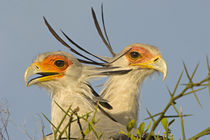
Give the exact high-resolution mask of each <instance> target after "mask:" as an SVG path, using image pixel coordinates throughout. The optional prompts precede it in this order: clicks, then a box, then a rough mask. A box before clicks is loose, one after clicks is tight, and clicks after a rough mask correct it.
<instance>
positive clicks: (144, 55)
mask: <svg viewBox="0 0 210 140" xmlns="http://www.w3.org/2000/svg"><path fill="white" fill-rule="evenodd" d="M128 50H129V48H128V49H127V50H126V51H128ZM132 52H138V53H139V54H140V56H139V57H138V58H132V56H131V53H132ZM126 57H127V59H128V60H129V62H130V63H131V64H135V63H145V62H148V61H150V60H151V59H153V58H154V55H153V54H151V53H150V52H149V51H148V50H147V49H145V48H143V47H139V46H133V47H132V49H131V50H130V51H129V52H128V53H127V54H126Z"/></svg>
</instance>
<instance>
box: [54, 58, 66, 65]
mask: <svg viewBox="0 0 210 140" xmlns="http://www.w3.org/2000/svg"><path fill="white" fill-rule="evenodd" d="M54 64H55V65H56V66H57V67H63V66H64V64H65V62H64V61H63V60H56V61H55V63H54Z"/></svg>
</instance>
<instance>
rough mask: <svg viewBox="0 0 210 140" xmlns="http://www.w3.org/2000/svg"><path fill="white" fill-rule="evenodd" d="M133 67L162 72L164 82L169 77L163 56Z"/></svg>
mask: <svg viewBox="0 0 210 140" xmlns="http://www.w3.org/2000/svg"><path fill="white" fill-rule="evenodd" d="M131 65H133V66H140V67H141V68H149V69H154V70H157V71H159V72H161V73H162V74H163V79H162V81H164V80H165V78H166V76H167V64H166V61H165V60H164V59H163V58H162V57H161V56H157V57H155V58H154V59H152V60H150V61H147V62H143V63H135V64H131Z"/></svg>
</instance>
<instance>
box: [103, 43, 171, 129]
mask: <svg viewBox="0 0 210 140" xmlns="http://www.w3.org/2000/svg"><path fill="white" fill-rule="evenodd" d="M129 49H130V50H129ZM126 51H128V52H127V53H126ZM123 53H126V54H125V55H124V56H122V57H121V58H119V59H118V60H117V61H115V62H114V63H112V64H111V65H112V66H119V67H121V68H125V69H132V71H130V72H129V73H127V74H124V75H117V76H110V78H109V79H108V81H107V82H106V84H105V87H104V89H103V91H102V97H103V99H106V100H107V101H108V102H109V103H110V104H111V105H112V107H113V109H112V110H107V112H109V113H111V114H112V115H113V117H114V118H115V119H116V120H117V121H118V122H120V123H122V124H124V125H126V124H127V123H128V122H129V121H130V120H132V119H135V120H136V121H137V119H138V111H139V102H138V101H139V96H140V90H141V85H142V83H143V81H144V79H145V78H146V77H148V76H149V75H151V74H152V73H154V72H155V71H160V72H162V73H163V75H164V77H163V79H165V77H166V74H167V65H166V63H165V61H164V59H163V58H162V56H161V54H160V52H159V50H158V49H157V48H156V47H154V46H150V45H146V44H140V43H136V44H131V45H129V46H127V47H126V48H124V49H123V51H121V53H119V54H118V55H116V56H115V57H113V58H108V59H107V60H108V61H110V62H111V61H113V60H115V59H116V58H118V57H119V56H121V55H122V54H123ZM132 57H133V58H132ZM144 94H145V93H144Z"/></svg>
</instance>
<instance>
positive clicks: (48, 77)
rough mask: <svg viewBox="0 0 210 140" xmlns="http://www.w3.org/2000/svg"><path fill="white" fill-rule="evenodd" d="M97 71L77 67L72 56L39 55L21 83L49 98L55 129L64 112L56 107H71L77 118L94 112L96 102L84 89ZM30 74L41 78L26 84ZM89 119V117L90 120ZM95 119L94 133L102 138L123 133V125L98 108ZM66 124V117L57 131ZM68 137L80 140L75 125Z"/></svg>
mask: <svg viewBox="0 0 210 140" xmlns="http://www.w3.org/2000/svg"><path fill="white" fill-rule="evenodd" d="M100 72H101V69H97V70H94V67H90V66H84V65H81V64H80V63H79V62H78V61H77V59H75V58H74V57H73V56H72V55H70V54H68V53H65V52H61V51H58V52H50V53H44V54H41V55H39V56H38V57H37V59H36V60H35V61H34V63H33V64H31V66H29V67H28V69H27V70H26V72H25V81H26V84H27V85H28V86H30V85H33V84H35V85H37V86H40V87H44V88H46V89H47V90H48V91H49V93H50V95H51V97H52V108H51V112H52V113H51V118H52V119H51V122H52V123H53V124H54V125H55V126H56V127H58V125H59V123H60V122H61V119H62V118H63V116H64V114H65V113H64V112H63V111H62V110H61V109H60V108H59V107H58V105H57V104H59V105H60V106H61V107H62V108H63V109H64V110H67V108H68V107H69V106H70V105H72V109H75V108H77V107H79V112H78V114H79V115H84V114H86V113H89V112H94V111H95V108H96V104H95V102H94V100H96V99H94V98H95V97H94V96H93V95H92V92H91V89H90V87H89V86H88V80H89V78H91V76H90V75H92V76H93V77H94V75H95V74H96V75H100V74H98V73H100ZM34 74H39V75H41V77H36V78H33V79H31V80H30V81H27V80H28V78H29V77H30V76H31V75H34ZM97 99H98V98H97ZM55 102H56V103H57V104H56V103H55ZM92 114H93V113H92ZM91 116H92V115H90V118H92V117H91ZM96 120H99V121H98V122H97V123H96V127H97V131H99V132H102V133H103V136H102V139H108V138H109V137H110V136H112V135H116V134H118V132H119V131H120V130H121V129H123V130H125V127H124V126H123V125H121V124H119V123H117V122H115V121H113V120H111V119H110V118H109V117H108V116H107V115H105V114H104V113H102V112H101V111H100V110H99V109H98V111H97V113H96ZM68 122H69V117H68V118H66V119H65V120H64V122H63V123H62V125H61V127H60V131H62V130H63V129H64V127H65V125H66V124H67V123H68ZM81 124H82V126H83V128H85V127H86V126H87V123H85V122H84V121H83V120H82V119H81ZM52 129H53V130H54V129H55V128H52ZM64 137H65V135H64ZM71 137H73V138H81V132H80V128H79V126H78V124H77V122H73V123H72V124H71ZM86 138H89V139H96V137H95V135H94V134H93V133H90V134H89V135H88V136H87V137H86ZM47 139H53V135H51V136H48V137H47Z"/></svg>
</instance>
